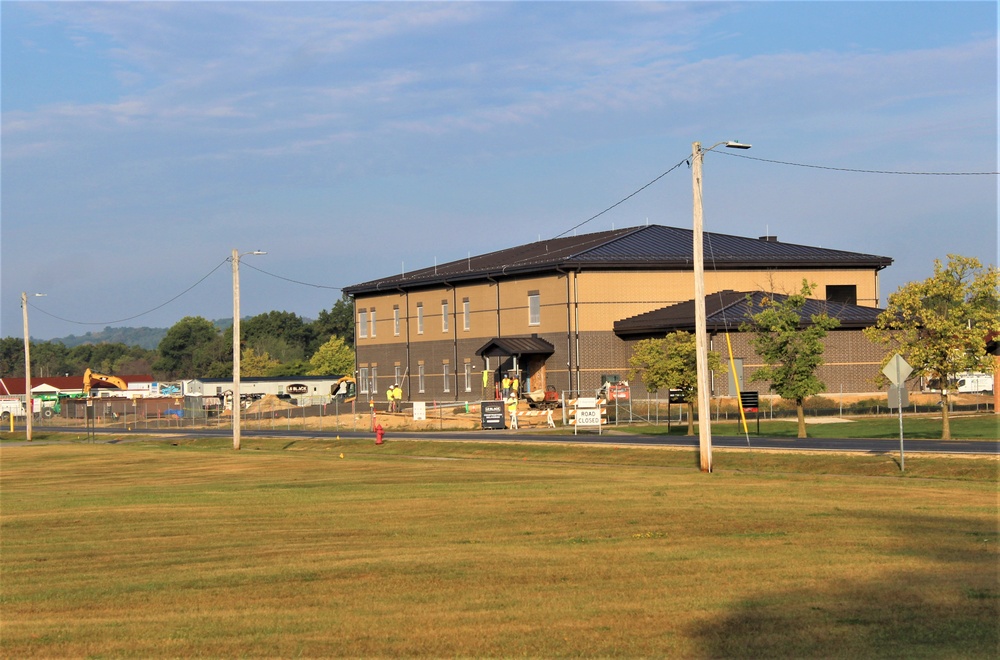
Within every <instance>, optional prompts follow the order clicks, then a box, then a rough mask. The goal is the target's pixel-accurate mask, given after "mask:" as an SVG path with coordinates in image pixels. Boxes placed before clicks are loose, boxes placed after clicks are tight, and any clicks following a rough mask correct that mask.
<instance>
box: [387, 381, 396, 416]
mask: <svg viewBox="0 0 1000 660" xmlns="http://www.w3.org/2000/svg"><path fill="white" fill-rule="evenodd" d="M393 387H395V385H393V386H392V387H390V388H388V389H387V390H386V391H385V398H386V401H388V402H389V407H388V408H386V412H396V398H395V397H394V396H393V395H392V389H393Z"/></svg>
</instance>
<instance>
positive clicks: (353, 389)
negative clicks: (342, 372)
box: [330, 376, 358, 403]
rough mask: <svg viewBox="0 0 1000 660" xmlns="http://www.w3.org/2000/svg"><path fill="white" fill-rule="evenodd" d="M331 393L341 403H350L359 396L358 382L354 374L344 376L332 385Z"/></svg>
mask: <svg viewBox="0 0 1000 660" xmlns="http://www.w3.org/2000/svg"><path fill="white" fill-rule="evenodd" d="M330 395H331V396H333V398H334V399H336V400H338V401H340V402H341V403H350V402H351V401H354V400H355V399H357V398H358V383H357V381H356V380H354V376H344V377H343V378H340V379H339V380H337V381H336V382H335V383H334V384H333V385H332V386H331V387H330Z"/></svg>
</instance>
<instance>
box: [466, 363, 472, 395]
mask: <svg viewBox="0 0 1000 660" xmlns="http://www.w3.org/2000/svg"><path fill="white" fill-rule="evenodd" d="M465 391H466V392H471V391H472V365H471V364H470V363H468V362H466V363H465Z"/></svg>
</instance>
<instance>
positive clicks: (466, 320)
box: [462, 298, 472, 332]
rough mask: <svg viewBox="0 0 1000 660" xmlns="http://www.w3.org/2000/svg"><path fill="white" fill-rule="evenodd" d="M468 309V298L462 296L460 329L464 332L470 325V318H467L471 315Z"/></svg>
mask: <svg viewBox="0 0 1000 660" xmlns="http://www.w3.org/2000/svg"><path fill="white" fill-rule="evenodd" d="M469 310H470V305H469V299H468V298H464V299H463V300H462V329H463V330H465V331H466V332H468V331H469V329H470V328H471V327H472V319H471V318H469V317H470V316H471V313H470V311H469Z"/></svg>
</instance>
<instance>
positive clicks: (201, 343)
mask: <svg viewBox="0 0 1000 660" xmlns="http://www.w3.org/2000/svg"><path fill="white" fill-rule="evenodd" d="M229 336H230V337H232V334H231V333H230V335H229ZM221 344H222V342H221V341H220V333H219V331H218V329H217V328H216V327H215V326H214V325H213V324H212V322H211V321H208V320H207V319H204V318H202V317H200V316H185V317H184V318H182V319H181V320H180V321H178V322H177V323H175V324H174V325H173V326H171V327H170V329H169V330H167V334H166V336H165V337H164V338H163V340H162V341H161V342H160V345H159V347H158V350H159V353H160V359H158V360H157V361H156V363H155V364H153V370H154V371H156V372H158V373H161V374H164V375H165V377H166V378H167V379H173V378H196V377H203V376H208V373H206V372H207V371H208V367H211V366H213V363H215V362H217V361H218V358H219V356H220V349H221ZM230 359H231V358H230ZM231 364H232V363H231V362H230V373H232V366H231ZM213 371H216V370H213Z"/></svg>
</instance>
